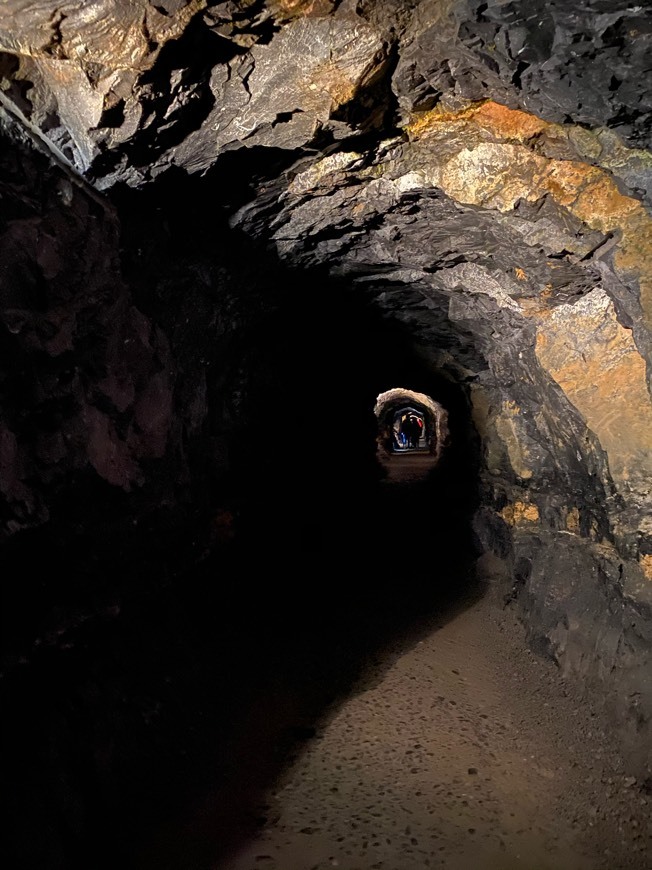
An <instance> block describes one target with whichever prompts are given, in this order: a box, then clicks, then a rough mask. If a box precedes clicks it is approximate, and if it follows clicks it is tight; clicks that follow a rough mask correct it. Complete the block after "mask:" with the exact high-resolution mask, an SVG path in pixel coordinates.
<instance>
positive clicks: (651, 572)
mask: <svg viewBox="0 0 652 870" xmlns="http://www.w3.org/2000/svg"><path fill="white" fill-rule="evenodd" d="M639 562H640V565H641V568H642V569H643V573H644V574H645V577H646V579H647V580H649V581H650V582H651V583H652V554H650V553H648V554H646V555H644V556H641V558H640V559H639Z"/></svg>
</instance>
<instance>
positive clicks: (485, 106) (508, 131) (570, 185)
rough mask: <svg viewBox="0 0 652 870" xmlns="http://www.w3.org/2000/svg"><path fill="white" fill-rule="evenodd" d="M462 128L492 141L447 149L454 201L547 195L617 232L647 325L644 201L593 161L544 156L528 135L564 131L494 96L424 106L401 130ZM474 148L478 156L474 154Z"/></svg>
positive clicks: (511, 202) (648, 229)
mask: <svg viewBox="0 0 652 870" xmlns="http://www.w3.org/2000/svg"><path fill="white" fill-rule="evenodd" d="M460 126H462V127H463V128H464V129H468V130H469V132H470V131H471V130H472V129H473V130H475V131H476V134H478V133H479V134H480V136H481V142H485V143H493V144H491V145H489V144H485V145H482V144H481V145H480V146H477V145H476V147H475V148H472V149H471V150H470V151H468V150H466V151H464V152H462V148H461V147H460V149H459V150H458V152H457V154H452V155H451V154H450V152H449V156H448V159H447V160H446V162H445V164H444V167H443V172H442V174H441V182H440V186H441V187H442V189H443V190H444V191H445V192H446V193H448V194H449V195H450V196H452V197H453V198H455V199H457V200H458V201H459V202H464V203H469V204H473V205H484V206H485V207H488V208H498V209H500V210H501V211H508V210H510V209H512V208H513V207H514V206H515V204H516V202H517V201H518V199H519V198H525V199H527V200H529V201H536V200H538V199H540V198H541V197H542V196H551V197H552V198H553V199H554V200H555V202H557V203H558V204H559V205H561V206H563V207H565V208H566V209H568V211H569V212H571V214H573V215H574V216H575V217H577V218H579V219H580V220H581V221H582V222H583V223H585V224H586V225H587V226H588V227H590V228H591V229H593V230H598V231H599V232H602V233H618V234H619V236H620V238H619V242H618V248H617V251H616V254H615V258H614V262H615V265H616V268H617V269H618V270H619V271H620V272H621V274H624V277H626V278H628V279H632V278H634V279H638V282H639V289H640V299H641V305H642V308H643V313H644V319H645V322H646V324H647V326H648V328H650V329H652V218H651V217H650V215H649V213H648V212H647V211H646V210H645V208H644V206H643V204H642V203H641V202H640V201H639V200H637V199H635V198H634V197H632V196H627V195H626V194H624V193H621V191H620V190H619V189H618V186H617V184H616V182H615V181H614V179H613V177H612V176H611V174H610V173H609V172H607V171H605V170H604V169H601V168H600V167H598V166H592V165H591V164H588V163H584V162H582V161H581V160H560V159H557V158H549V157H546V156H544V155H542V154H540V153H537V152H535V151H534V150H532V147H531V146H532V139H533V138H536V136H537V135H538V134H539V133H541V132H542V131H543V130H550V131H553V132H554V131H556V130H558V131H559V132H560V134H562V135H564V136H567V135H568V133H567V131H566V129H565V128H564V127H562V126H561V125H559V124H550V123H548V122H546V121H543V120H541V119H540V118H537V117H536V116H534V115H531V114H529V113H527V112H522V111H520V110H516V109H509V108H507V107H506V106H502V105H501V104H499V103H496V102H494V101H493V100H486V101H483V102H480V103H473V104H469V105H467V106H466V107H464V108H463V109H461V110H459V111H455V112H450V111H444V110H440V109H437V108H435V109H432V110H430V111H428V112H421V113H418V114H415V115H414V117H413V118H412V120H411V121H410V122H409V123H408V124H407V125H406V128H405V129H406V131H407V133H408V135H409V136H410V138H411V140H413V141H416V142H418V141H422V140H423V141H427V139H428V136H429V135H430V134H433V133H435V132H444V131H445V130H446V129H447V128H448V129H456V128H458V127H460ZM469 140H470V141H473V137H471V136H469ZM461 141H463V139H462V140H461ZM475 141H476V143H477V136H476V138H475ZM514 143H517V144H514ZM501 144H502V145H504V149H505V151H504V153H503V152H502V150H501V149H500V145H501ZM474 152H475V153H476V154H478V158H479V159H472V158H473V154H474ZM435 160H436V157H435Z"/></svg>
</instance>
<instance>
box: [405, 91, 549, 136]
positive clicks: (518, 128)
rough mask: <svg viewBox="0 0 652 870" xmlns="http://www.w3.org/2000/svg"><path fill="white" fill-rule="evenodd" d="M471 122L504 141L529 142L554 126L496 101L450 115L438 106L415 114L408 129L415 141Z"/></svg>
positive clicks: (475, 104) (466, 107) (475, 105)
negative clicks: (444, 125)
mask: <svg viewBox="0 0 652 870" xmlns="http://www.w3.org/2000/svg"><path fill="white" fill-rule="evenodd" d="M467 122H471V123H473V124H476V125H477V126H478V127H481V128H482V129H483V130H486V131H487V132H488V133H491V134H492V135H493V136H494V137H495V138H497V139H499V140H501V141H511V142H514V141H516V142H526V141H527V140H529V139H532V137H533V136H537V135H538V134H539V133H541V132H542V131H543V130H545V129H547V128H549V127H552V126H554V125H552V124H550V123H549V122H547V121H543V120H542V119H541V118H537V117H536V115H531V114H529V113H528V112H521V111H520V110H519V109H508V108H507V106H503V105H502V104H501V103H496V102H495V101H494V100H483V101H482V102H479V103H470V104H469V105H467V106H465V107H464V108H463V109H459V110H457V111H447V110H445V109H442V108H440V107H438V106H435V108H434V109H430V110H429V111H427V112H418V113H415V114H414V116H413V117H412V119H411V120H410V121H409V123H408V124H406V126H405V130H406V131H407V133H408V135H409V136H410V138H412V139H422V138H424V137H426V136H428V134H429V133H433V132H435V131H436V130H437V128H438V127H440V126H441V125H442V124H444V123H445V124H450V123H467Z"/></svg>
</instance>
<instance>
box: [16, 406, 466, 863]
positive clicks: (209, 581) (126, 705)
mask: <svg viewBox="0 0 652 870" xmlns="http://www.w3.org/2000/svg"><path fill="white" fill-rule="evenodd" d="M452 417H453V418H454V417H455V414H454V413H453V414H452ZM463 459H466V460H467V465H466V466H464V467H467V466H468V461H469V456H468V454H467V455H466V457H463V456H459V457H457V458H456V457H455V455H454V451H453V452H452V453H451V455H450V456H449V457H448V461H447V462H443V463H442V465H441V466H440V467H439V468H438V469H437V470H436V472H435V473H433V474H432V475H431V476H430V477H429V478H428V479H424V480H421V481H413V482H411V483H407V484H388V483H387V482H385V481H383V480H382V479H378V480H376V481H375V482H368V483H367V485H366V487H363V486H358V487H350V486H348V485H347V475H344V476H343V477H342V479H339V480H337V481H336V482H335V481H333V480H332V479H331V480H330V481H329V486H328V487H324V486H322V485H320V484H319V481H318V479H317V475H316V472H315V469H306V468H304V469H303V473H304V475H307V476H308V477H309V478H310V480H311V482H312V486H313V487H314V488H315V489H316V492H315V493H314V498H313V500H312V501H311V503H305V502H304V503H299V504H297V503H294V502H292V501H291V500H290V501H289V500H288V499H289V498H290V497H296V495H297V488H296V486H292V487H290V488H289V490H288V491H287V492H284V491H283V490H280V491H278V492H276V493H275V494H274V499H273V500H274V503H275V508H276V509H275V513H274V514H273V515H272V514H265V512H264V511H263V510H262V508H263V504H264V502H263V500H262V498H261V500H260V501H259V503H258V505H257V506H256V509H254V510H253V512H252V515H251V517H250V518H249V520H248V522H245V523H243V524H242V527H241V530H240V532H239V533H238V534H237V535H236V536H235V537H234V539H233V540H232V541H231V542H230V543H229V544H228V545H227V546H225V547H223V548H221V549H220V551H219V553H218V554H216V555H215V557H213V558H211V559H209V560H207V561H206V562H205V563H204V565H203V567H202V568H201V570H198V571H197V570H195V571H193V572H192V573H191V574H189V575H188V576H179V578H178V579H177V581H176V582H175V583H173V584H171V585H169V586H168V587H167V588H166V589H164V590H162V591H159V592H158V593H157V594H155V595H153V594H150V595H146V594H143V595H141V596H134V597H133V598H131V599H130V600H128V601H127V602H125V604H124V606H123V607H122V609H121V611H120V613H114V614H107V615H106V618H104V619H95V620H90V621H88V622H87V623H85V624H82V625H80V626H79V627H78V628H77V629H75V630H74V631H72V632H69V633H68V635H67V644H66V648H61V647H58V648H47V649H43V650H42V651H41V653H37V654H36V655H35V656H34V658H33V659H32V661H31V662H30V663H29V665H26V666H25V667H24V668H17V669H15V670H14V672H13V674H11V675H9V677H8V678H7V680H6V684H5V690H4V692H5V695H4V700H3V709H4V710H5V711H6V712H7V711H9V715H6V720H7V725H8V732H6V736H5V741H6V742H5V745H6V746H7V747H10V748H11V751H10V752H9V753H7V761H6V763H5V767H6V769H5V771H4V774H3V778H4V782H5V789H6V790H7V791H8V793H9V794H10V795H11V797H12V805H11V807H10V811H9V831H10V832H11V833H10V834H9V843H8V846H7V848H5V854H6V856H7V860H9V861H10V863H11V866H12V867H14V868H19V867H25V868H28V867H29V868H33V867H36V866H38V867H39V868H42V870H46V868H47V870H50V868H53V870H54V868H56V870H63V868H66V870H68V868H70V870H72V868H82V867H84V868H87V867H89V866H93V867H105V866H106V867H109V866H111V867H115V866H120V867H123V868H133V870H145V868H149V867H152V868H154V867H156V868H158V870H161V868H168V870H182V868H184V870H190V868H193V870H199V868H202V867H209V866H210V865H211V864H212V863H214V862H215V861H216V860H217V859H218V858H219V857H220V856H221V855H222V856H223V855H225V854H226V853H227V852H228V851H229V850H230V849H231V848H233V847H234V846H235V845H237V842H238V841H239V839H240V838H241V837H243V836H246V835H247V834H248V833H250V832H251V830H252V829H254V828H255V827H256V826H257V825H259V824H261V818H262V817H263V816H264V813H265V809H264V807H263V806H262V805H261V801H262V794H263V791H264V789H265V788H267V787H269V786H270V785H271V784H272V783H273V781H274V779H275V777H276V776H277V775H278V774H279V772H280V771H281V770H282V769H283V768H284V766H285V765H287V764H288V763H289V761H290V760H291V759H292V757H293V755H294V754H295V753H296V752H297V751H300V748H301V746H302V745H303V743H304V741H306V740H310V739H313V738H314V737H315V735H316V734H317V730H318V728H319V722H320V719H321V717H323V716H324V715H328V713H329V711H331V710H332V709H333V708H334V707H336V706H337V704H338V701H339V700H340V699H343V698H345V697H346V696H347V695H348V694H349V693H351V692H352V691H356V689H357V688H359V687H361V686H363V685H364V684H365V683H366V682H367V681H369V680H370V679H373V678H374V675H375V674H378V673H379V672H382V670H383V669H384V668H385V667H386V666H387V665H388V664H390V663H391V661H392V660H393V658H394V657H395V656H396V655H397V654H398V653H399V652H400V649H401V648H402V647H403V646H405V645H409V644H411V643H414V642H415V641H416V639H417V638H418V637H419V635H420V634H421V633H423V632H426V631H429V630H432V629H433V628H434V627H436V625H437V624H438V623H442V622H444V621H446V620H447V619H448V618H449V617H451V616H452V615H453V614H454V613H455V612H456V610H457V609H458V608H459V607H463V606H465V604H466V603H467V602H468V601H469V600H470V599H472V598H473V596H474V595H476V594H479V590H477V589H475V588H474V585H473V582H472V565H473V556H474V553H473V547H472V541H471V538H470V533H469V531H468V529H469V525H468V519H469V510H470V509H471V508H472V501H471V500H470V499H471V496H472V494H471V493H470V492H469V491H468V490H466V491H465V486H464V481H465V480H466V479H467V477H466V476H464V475H462V476H461V475H460V470H461V466H460V464H459V463H460V462H461V461H463ZM277 460H278V463H279V465H280V466H281V468H282V466H283V463H284V461H285V462H286V463H288V478H289V479H291V478H293V477H295V478H296V476H297V469H292V468H291V461H290V459H287V458H286V459H285V460H284V458H283V455H282V454H279V456H278V457H277ZM343 467H344V468H345V469H346V470H347V473H348V469H347V464H346V462H343ZM279 477H282V472H281V471H279ZM335 484H336V485H335ZM265 516H267V523H265ZM415 562H418V563H419V565H420V570H419V571H415V570H414V565H415ZM190 818H193V819H194V822H193V823H192V824H189V819H190ZM36 832H38V836H37V835H36Z"/></svg>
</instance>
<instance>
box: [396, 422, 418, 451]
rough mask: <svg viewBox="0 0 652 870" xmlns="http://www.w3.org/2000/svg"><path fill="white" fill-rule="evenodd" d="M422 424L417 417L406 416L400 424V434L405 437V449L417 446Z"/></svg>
mask: <svg viewBox="0 0 652 870" xmlns="http://www.w3.org/2000/svg"><path fill="white" fill-rule="evenodd" d="M422 425H423V424H422V423H421V421H420V420H419V418H418V417H414V416H407V417H406V418H405V419H404V420H403V421H402V422H401V432H402V433H403V434H404V435H405V444H406V447H409V448H412V449H415V448H416V447H418V446H419V439H420V438H421V427H422Z"/></svg>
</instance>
